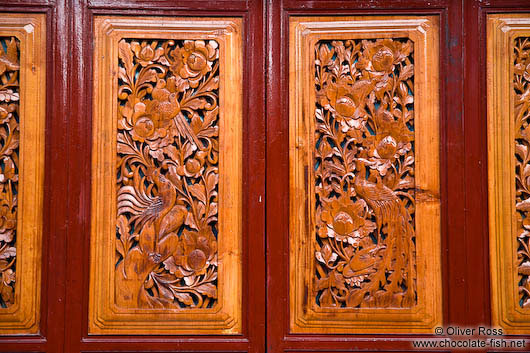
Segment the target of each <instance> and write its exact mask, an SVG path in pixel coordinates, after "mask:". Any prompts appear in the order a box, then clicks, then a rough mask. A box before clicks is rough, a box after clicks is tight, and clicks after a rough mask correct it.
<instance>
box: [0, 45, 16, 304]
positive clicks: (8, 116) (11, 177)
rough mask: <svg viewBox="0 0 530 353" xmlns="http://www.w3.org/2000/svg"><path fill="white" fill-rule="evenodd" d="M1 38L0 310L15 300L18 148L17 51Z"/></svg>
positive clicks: (14, 46)
mask: <svg viewBox="0 0 530 353" xmlns="http://www.w3.org/2000/svg"><path fill="white" fill-rule="evenodd" d="M18 45H19V44H18V41H17V40H16V39H15V37H0V275H1V276H0V277H1V278H0V307H2V308H6V307H9V306H10V305H12V304H13V303H14V300H15V264H16V253H17V251H16V238H17V233H16V230H17V198H18V197H17V196H18V154H19V151H18V146H19V138H20V132H19V115H18V114H19V98H20V96H19V70H20V64H19V49H18Z"/></svg>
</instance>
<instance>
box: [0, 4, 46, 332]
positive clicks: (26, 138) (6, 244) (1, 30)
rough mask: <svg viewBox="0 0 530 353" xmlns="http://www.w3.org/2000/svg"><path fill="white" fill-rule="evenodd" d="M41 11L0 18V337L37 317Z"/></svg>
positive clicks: (29, 328)
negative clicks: (33, 13) (37, 13)
mask: <svg viewBox="0 0 530 353" xmlns="http://www.w3.org/2000/svg"><path fill="white" fill-rule="evenodd" d="M45 20H46V19H45V16H44V15H28V14H2V15H1V19H0V334H1V335H10V334H36V333H38V332H39V319H40V281H41V271H40V268H41V247H42V245H41V243H42V242H41V240H42V202H43V178H44V174H43V173H44V119H45V89H46V83H45V77H46V74H45V69H46V67H45V66H46V58H45V52H46V37H45V36H46V29H45Z"/></svg>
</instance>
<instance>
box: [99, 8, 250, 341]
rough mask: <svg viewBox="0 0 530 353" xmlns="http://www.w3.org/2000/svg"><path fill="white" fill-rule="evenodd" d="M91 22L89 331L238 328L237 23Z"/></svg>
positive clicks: (226, 331) (183, 331) (188, 331)
mask: <svg viewBox="0 0 530 353" xmlns="http://www.w3.org/2000/svg"><path fill="white" fill-rule="evenodd" d="M131 21H132V22H133V23H135V24H136V28H135V29H131V27H130V24H131ZM95 27H96V56H95V57H100V56H103V55H106V56H107V57H108V58H110V60H109V59H108V60H103V61H96V62H95V67H96V69H95V72H96V82H95V92H96V96H95V100H94V111H95V126H96V129H95V130H96V131H95V134H94V160H93V173H94V174H95V175H96V176H97V177H98V178H99V179H98V180H100V181H101V183H100V184H99V185H97V186H94V190H93V205H94V208H93V219H92V224H93V232H92V245H91V249H92V254H94V255H93V257H92V260H91V276H90V277H91V278H90V280H91V282H90V320H91V321H90V333H96V334H221V333H222V334H237V333H240V328H241V281H242V279H241V257H240V256H241V254H240V252H241V200H242V197H241V164H240V163H241V162H240V161H241V123H242V114H241V111H242V110H241V99H242V95H241V94H242V92H241V87H242V82H241V75H242V72H241V70H242V65H241V37H240V36H241V21H240V20H239V19H223V20H215V19H207V18H195V19H189V20H171V19H167V18H165V19H160V18H149V17H143V18H137V17H135V18H127V19H124V18H118V17H103V16H101V17H97V18H96V21H95ZM98 53H99V55H98ZM114 65H117V66H114ZM109 66H110V67H111V68H112V70H115V72H117V75H115V76H111V75H109V74H108V72H109V69H108V68H109ZM107 116H117V120H115V121H110V120H106V119H105V118H106V117H107ZM103 135H108V136H114V137H113V138H112V139H110V140H112V141H113V142H112V141H108V140H109V139H102V138H101V136H103ZM107 164H108V165H112V164H115V165H116V167H117V169H116V170H115V171H114V173H113V174H112V173H110V171H109V170H107V168H105V165H107ZM109 194H110V195H112V194H114V195H116V196H115V198H114V199H111V198H108V197H106V195H109ZM109 244H112V246H109ZM108 257H110V258H108ZM110 259H112V262H111V261H110ZM96 274H97V275H96ZM100 274H104V275H103V276H100Z"/></svg>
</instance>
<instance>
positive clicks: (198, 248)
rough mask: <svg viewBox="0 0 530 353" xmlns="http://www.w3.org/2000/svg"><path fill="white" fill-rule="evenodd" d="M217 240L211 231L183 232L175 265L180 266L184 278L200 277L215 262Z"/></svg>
mask: <svg viewBox="0 0 530 353" xmlns="http://www.w3.org/2000/svg"><path fill="white" fill-rule="evenodd" d="M216 253H217V240H216V239H215V236H214V235H213V233H212V231H211V230H210V229H209V228H207V229H202V230H200V231H199V232H196V231H188V230H184V232H183V233H182V237H181V242H180V244H179V246H178V248H177V251H176V253H175V255H174V256H173V257H174V259H175V264H176V265H177V266H181V267H182V269H183V270H184V271H182V272H183V273H184V274H185V275H186V276H192V275H201V274H204V273H205V272H206V268H208V266H209V265H210V264H211V263H212V262H215V254H216Z"/></svg>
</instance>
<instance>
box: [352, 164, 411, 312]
mask: <svg viewBox="0 0 530 353" xmlns="http://www.w3.org/2000/svg"><path fill="white" fill-rule="evenodd" d="M367 162H368V161H365V160H363V159H357V161H356V167H357V170H358V173H357V177H356V178H355V181H354V184H353V188H354V190H355V192H356V193H357V195H358V196H359V197H360V198H362V199H363V200H364V201H365V202H366V204H367V205H368V206H369V207H370V208H371V209H372V210H373V211H374V215H375V219H376V225H377V232H378V242H377V247H376V248H375V249H374V250H373V253H376V252H377V251H378V250H380V249H381V248H382V247H384V248H385V251H384V255H382V259H381V261H380V265H379V267H378V268H377V270H376V272H375V273H374V274H373V275H372V276H371V278H370V281H371V283H372V285H371V286H369V287H367V288H366V293H369V295H370V296H371V297H374V298H376V300H377V299H378V298H381V297H382V298H385V299H388V300H392V299H394V300H392V301H393V302H394V301H395V300H396V299H398V300H399V301H401V306H404V307H406V306H411V305H413V304H414V303H415V292H416V284H415V277H416V276H415V268H414V263H413V261H412V258H413V257H414V249H415V245H414V241H413V238H414V229H413V227H412V225H411V224H410V222H409V221H410V215H409V213H408V211H407V209H406V208H405V206H404V205H403V203H402V201H401V200H400V198H399V197H398V196H397V195H396V194H395V193H394V192H393V191H392V190H391V189H390V188H388V187H386V186H385V185H384V184H383V183H382V181H381V179H380V178H378V179H377V183H373V182H370V181H368V180H366V179H365V178H363V177H361V176H364V175H366V166H365V163H367ZM383 228H386V230H385V233H386V237H384V238H383V237H382V236H381V233H382V229H383ZM379 284H381V286H382V287H385V291H384V292H382V291H380V286H379ZM387 284H388V285H387ZM391 296H394V298H391Z"/></svg>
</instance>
